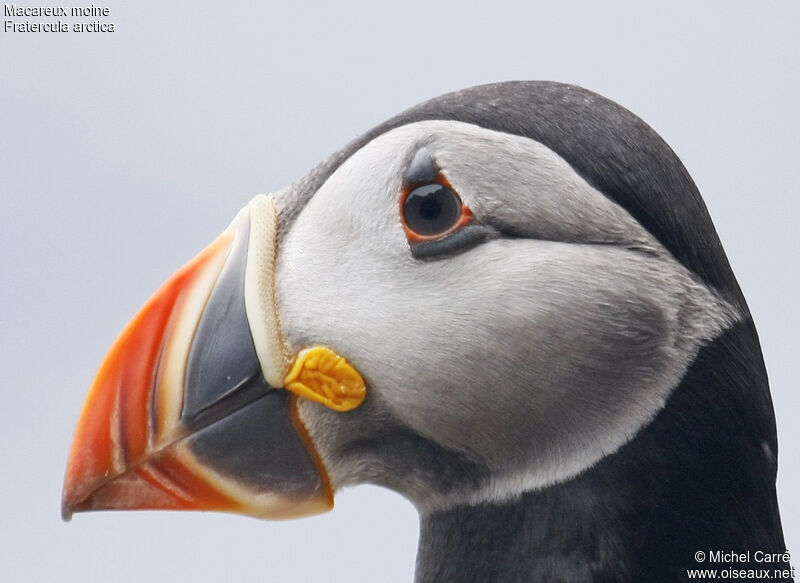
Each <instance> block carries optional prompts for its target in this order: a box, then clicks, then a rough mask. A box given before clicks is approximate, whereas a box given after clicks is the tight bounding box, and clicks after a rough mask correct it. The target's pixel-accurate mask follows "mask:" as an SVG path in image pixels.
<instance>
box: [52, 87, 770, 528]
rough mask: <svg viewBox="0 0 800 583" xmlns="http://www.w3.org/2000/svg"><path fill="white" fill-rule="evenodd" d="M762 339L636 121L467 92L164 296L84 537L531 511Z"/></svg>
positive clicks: (288, 199)
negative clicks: (199, 521)
mask: <svg viewBox="0 0 800 583" xmlns="http://www.w3.org/2000/svg"><path fill="white" fill-rule="evenodd" d="M742 327H744V328H743V329H745V330H746V333H747V334H752V335H754V333H755V332H754V329H753V330H752V333H751V332H750V331H749V330H750V328H752V325H751V323H750V320H749V313H748V311H747V307H746V305H745V303H744V300H743V298H742V296H741V292H740V291H739V288H738V286H737V285H736V281H735V279H734V277H733V275H732V273H731V270H730V267H729V266H728V263H727V260H726V258H725V255H724V253H723V251H722V248H721V245H720V243H719V240H718V238H717V236H716V233H715V231H714V228H713V225H712V224H711V220H710V218H709V216H708V213H707V211H706V209H705V206H704V205H703V203H702V200H701V198H700V196H699V194H698V192H697V189H696V188H695V186H694V184H693V183H692V181H691V178H690V177H689V175H688V174H687V172H686V170H685V169H684V168H683V166H682V165H681V163H680V161H679V160H678V159H677V157H676V156H675V154H674V153H673V152H672V151H671V150H670V149H669V147H668V146H667V145H666V144H665V143H664V142H663V141H662V140H661V139H660V138H659V137H658V136H657V135H656V134H655V133H654V132H653V130H651V129H650V128H649V127H648V126H647V125H646V124H644V123H643V122H642V121H641V120H639V119H638V118H636V117H635V116H633V115H632V114H631V113H630V112H628V111H626V110H625V109H623V108H621V107H620V106H618V105H616V104H614V103H613V102H611V101H609V100H607V99H605V98H603V97H600V96H598V95H596V94H593V93H591V92H589V91H586V90H584V89H581V88H578V87H575V86H569V85H562V84H557V83H547V82H514V83H501V84H495V85H487V86H481V87H475V88H471V89H467V90H463V91H459V92H456V93H452V94H448V95H445V96H442V97H439V98H436V99H433V100H431V101H429V102H426V103H423V104H421V105H418V106H416V107H415V108H412V109H410V110H408V111H406V112H404V113H402V114H400V115H399V116H397V117H395V118H392V119H390V120H388V121H387V122H385V123H384V124H382V125H381V126H379V127H377V128H375V129H374V130H372V131H370V132H368V133H367V134H365V135H364V136H362V137H360V138H359V139H357V140H356V141H354V142H353V143H351V144H349V145H348V146H346V147H345V148H343V149H342V150H341V151H339V152H338V153H336V154H335V155H334V156H332V157H331V158H330V159H328V160H327V161H325V162H323V163H322V164H321V165H320V166H318V167H317V168H315V169H314V170H313V171H312V172H311V173H309V174H308V175H307V176H306V177H304V178H303V179H301V180H300V181H298V182H297V183H295V184H293V185H292V186H290V187H288V188H286V189H284V190H283V191H281V192H278V193H274V194H270V195H259V196H257V197H256V198H255V199H253V200H252V201H251V202H250V203H249V204H248V205H247V207H246V208H245V209H243V210H242V211H241V212H240V213H239V214H238V215H237V216H236V218H235V219H234V221H233V223H232V224H231V226H230V227H228V229H227V230H226V231H225V232H224V233H223V235H222V236H221V237H220V238H219V239H218V240H217V241H215V242H214V243H212V245H211V246H210V247H208V248H207V249H206V250H204V251H203V252H202V253H201V254H200V255H199V256H198V257H197V258H195V259H194V260H193V261H192V262H191V263H189V264H188V265H187V266H185V267H184V268H183V269H181V270H180V271H179V272H178V273H177V274H176V275H175V276H174V277H173V278H172V279H170V280H169V281H168V282H167V283H166V284H165V285H164V286H163V287H162V288H161V289H160V290H159V291H158V292H157V293H156V295H155V296H154V297H153V298H152V299H151V300H150V301H149V302H148V303H147V305H146V306H145V307H144V308H143V309H142V311H141V312H140V313H139V314H138V315H137V316H136V317H135V318H134V319H133V321H132V322H131V323H130V324H129V325H128V327H127V328H126V329H125V331H124V332H123V333H122V335H121V336H120V338H119V340H118V341H117V342H116V344H115V345H114V347H113V348H112V349H111V352H110V354H109V356H108V358H107V360H106V361H105V363H104V364H103V366H102V368H101V370H100V372H99V374H98V376H97V379H96V381H95V384H94V386H93V388H92V390H91V393H90V395H89V398H88V400H87V402H86V405H85V408H84V411H83V413H82V415H81V419H80V421H79V425H78V429H77V431H76V436H75V441H74V443H73V447H72V452H71V454H70V458H69V464H68V468H67V475H66V483H65V487H64V496H63V508H64V515H65V516H67V517H68V516H70V515H71V514H72V512H74V511H82V510H94V509H132V508H172V509H213V510H224V511H232V512H241V513H245V514H251V515H255V516H262V517H286V516H295V515H302V514H308V513H314V512H319V511H322V510H326V509H328V508H330V507H331V506H332V503H333V493H334V492H335V491H336V490H338V489H340V488H343V487H346V486H349V485H353V484H360V483H373V484H379V485H382V486H385V487H388V488H391V489H393V490H395V491H398V492H399V493H401V494H402V495H404V496H405V497H407V498H408V499H409V500H411V501H412V502H413V503H414V504H415V506H416V507H417V508H418V509H419V511H420V513H421V514H422V515H423V516H435V515H437V514H442V513H447V512H448V511H450V510H452V509H454V508H469V507H478V506H481V505H486V504H489V505H501V506H502V505H507V504H514V503H516V502H518V501H520V500H522V499H524V498H525V497H526V496H528V495H530V493H536V492H540V493H541V492H548V491H553V489H554V488H559V487H560V486H562V485H565V484H570V483H574V482H575V481H576V480H579V479H581V477H582V476H586V475H588V474H591V473H592V471H594V469H595V468H598V467H601V466H603V464H606V467H607V466H608V462H607V461H606V460H608V459H609V458H619V456H620V455H623V452H624V451H625V449H626V447H629V446H630V444H631V443H632V442H636V441H637V440H639V439H641V438H642V435H643V434H647V432H648V427H649V426H650V425H651V424H652V423H653V420H654V419H656V418H657V417H658V416H660V415H663V411H664V410H665V407H667V408H668V404H669V403H670V401H671V398H672V396H673V394H674V393H675V392H676V390H677V389H678V387H680V386H682V384H683V383H684V381H685V379H686V378H687V374H688V373H689V371H690V369H692V367H693V366H696V363H697V359H698V354H700V353H701V351H703V350H704V349H706V348H707V347H709V346H712V345H714V344H715V343H717V342H718V341H719V339H720V338H722V337H723V336H725V335H726V334H730V333H731V330H734V329H739V328H742ZM754 358H755V359H756V360H755V365H753V366H756V365H758V363H759V362H760V353H758V354H756V356H755V357H754ZM763 393H764V391H763V390H761V391H753V395H752V398H751V399H750V400H751V401H753V402H756V404H757V406H758V407H759V409H758V411H760V412H761V413H759V414H761V415H762V416H765V419H766V421H765V423H764V424H763V427H759V429H758V434H759V435H760V436H761V437H760V439H761V440H762V441H764V440H766V442H768V444H769V445H770V446H772V447H773V450H774V422H772V423H773V424H772V425H770V420H771V408H770V405H769V395H768V392H766V394H763ZM765 398H766V403H765V402H764V399H765ZM751 404H752V403H751ZM765 407H766V408H767V409H764V408H765ZM762 410H763V411H762ZM693 431H694V430H693V429H692V428H691V427H689V428H688V429H686V431H685V434H686V435H692V434H693V433H692V432H693ZM651 433H652V432H651ZM681 439H683V438H680V439H676V442H675V443H676V444H677V445H675V447H682V445H681V444H683V443H684V442H683V441H681ZM690 442H691V439H690V438H688V437H687V438H686V443H690ZM662 447H664V448H666V449H669V447H670V445H669V444H662ZM767 462H769V460H767V461H766V462H763V463H764V464H767V465H765V468H766V470H765V471H767V472H774V470H773V469H772V466H771V465H769V464H768V463H767ZM773 462H774V460H773ZM773 462H769V463H773ZM773 479H774V475H773Z"/></svg>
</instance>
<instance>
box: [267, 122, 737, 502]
mask: <svg viewBox="0 0 800 583" xmlns="http://www.w3.org/2000/svg"><path fill="white" fill-rule="evenodd" d="M401 130H403V131H405V132H406V133H408V134H410V135H411V136H412V137H413V132H412V131H411V129H409V128H401ZM395 131H396V132H399V133H398V134H395V135H394V136H389V135H388V134H387V136H388V137H386V138H381V139H380V140H376V141H375V142H374V143H372V144H371V145H370V146H368V147H365V148H364V149H363V150H362V151H360V152H358V153H356V154H355V155H354V156H353V157H352V158H350V159H349V160H348V161H347V162H345V164H344V165H343V166H342V167H340V168H339V170H337V172H336V173H334V174H333V175H332V176H331V177H330V179H329V180H328V181H327V182H326V183H325V184H324V185H323V186H322V187H321V188H320V190H319V191H318V192H317V193H316V194H315V196H314V197H312V198H311V199H310V201H309V202H308V204H307V205H306V206H305V207H304V208H303V210H302V211H301V212H300V214H299V215H298V216H297V218H296V220H295V221H294V222H293V223H292V224H291V226H290V227H289V229H288V231H287V232H286V233H283V234H282V235H283V236H282V238H281V240H280V243H279V246H278V262H277V263H278V267H277V276H276V290H277V300H278V306H279V312H280V317H281V322H282V328H283V333H284V336H285V338H286V340H287V343H288V345H289V347H290V349H292V350H298V349H300V348H303V347H305V346H309V345H313V344H324V345H328V346H330V347H331V348H333V349H334V350H336V351H337V352H338V353H340V354H342V355H343V356H344V357H345V358H347V359H348V360H349V361H350V362H351V363H352V364H353V365H354V366H355V367H356V368H357V369H358V370H359V372H361V374H362V375H363V376H364V378H365V379H366V381H367V383H368V392H369V394H370V395H371V396H372V398H375V399H379V400H380V401H381V402H382V403H383V404H385V405H386V406H387V407H388V408H389V409H390V410H391V411H392V412H393V414H394V415H395V416H396V417H397V418H398V419H399V420H400V421H402V422H403V423H405V424H406V425H407V426H408V427H410V428H412V429H413V430H415V431H416V432H417V433H419V434H420V435H422V436H425V437H427V438H428V439H430V440H432V441H434V442H436V443H438V444H439V445H441V446H444V447H446V448H448V449H451V450H455V451H459V452H464V453H467V454H468V455H469V456H472V457H474V458H478V459H479V460H480V461H481V462H482V463H484V464H486V465H488V466H489V467H490V469H491V470H492V471H493V476H494V482H493V483H492V484H491V485H490V486H489V487H488V489H487V490H485V491H481V492H477V493H475V496H476V497H477V498H496V499H501V498H504V497H508V496H512V495H514V494H515V493H519V492H521V491H524V490H528V489H531V488H535V487H541V486H543V485H546V484H550V483H553V482H556V481H560V480H564V479H567V478H568V477H570V476H572V475H574V474H576V473H578V472H580V471H581V470H583V469H585V468H587V467H589V466H591V465H592V464H594V463H595V462H596V461H597V460H599V459H600V458H601V457H603V456H604V455H607V454H608V453H611V452H613V451H615V450H616V449H617V448H618V447H619V446H621V445H622V444H623V443H625V442H626V441H627V440H629V439H630V438H631V436H632V435H633V434H634V433H635V432H636V431H637V430H638V429H639V428H641V427H642V426H643V425H645V424H646V423H648V422H649V421H650V419H652V417H653V416H654V415H655V414H656V413H657V412H658V411H659V410H660V409H661V408H662V407H663V404H664V402H665V400H666V399H667V397H668V395H669V393H670V392H671V390H672V389H673V388H674V386H675V385H676V384H677V382H678V381H679V379H680V378H681V376H682V375H683V374H684V372H685V370H686V368H687V366H688V365H689V363H690V362H691V361H692V359H693V358H694V356H695V355H696V353H697V350H698V349H699V347H700V346H701V345H702V344H703V343H704V342H706V341H708V340H710V339H712V338H714V337H716V335H718V334H719V333H720V332H721V331H722V330H723V329H724V328H725V327H727V326H728V325H729V324H730V323H731V322H732V321H733V320H735V318H736V317H737V316H736V315H735V314H733V312H732V311H731V309H730V307H729V306H727V305H726V304H724V302H722V301H721V300H719V299H718V298H717V297H716V296H715V295H714V294H713V292H711V291H709V290H708V289H706V288H705V287H703V286H700V285H698V284H696V283H695V282H693V280H692V279H691V277H690V276H689V274H688V273H687V272H686V270H685V269H684V268H683V267H681V266H680V265H679V264H677V263H676V262H675V261H673V260H672V259H671V258H670V256H669V254H668V253H666V251H664V250H663V249H661V248H660V247H657V243H654V242H653V246H654V247H655V248H656V249H657V251H658V253H656V256H653V255H647V254H645V253H637V252H634V251H630V250H627V249H625V248H624V247H623V246H619V245H585V244H569V243H559V242H547V241H540V240H535V239H498V240H492V241H489V242H487V243H485V244H482V245H480V246H478V247H476V248H474V249H471V250H469V251H466V252H464V253H461V254H456V255H454V256H452V257H447V258H440V259H436V260H433V261H419V260H415V259H413V257H412V256H411V253H410V251H409V248H408V244H407V242H406V239H405V235H404V233H403V230H402V227H401V224H400V217H399V214H400V213H399V192H400V189H401V187H402V180H401V178H400V176H402V164H403V160H404V155H400V154H398V151H400V150H402V148H409V147H410V146H409V143H412V145H413V140H411V139H410V138H409V135H405V134H403V133H402V132H400V131H399V130H395ZM401 145H402V147H401ZM602 204H603V205H607V204H609V203H608V201H607V199H604V198H603V203H602ZM603 208H605V207H603ZM601 210H602V209H601ZM615 212H616V210H615ZM619 212H624V211H622V210H621V209H619ZM597 216H601V217H603V216H606V215H604V214H603V213H599V211H598V214H597ZM607 216H610V217H612V218H613V216H614V214H613V213H611V214H607ZM630 221H632V219H630ZM576 224H577V223H576ZM631 224H633V226H632V227H631V226H630V225H629V226H628V227H626V228H627V229H629V230H633V231H637V232H641V233H640V234H641V236H639V235H637V237H636V238H637V240H639V239H641V240H643V241H647V242H648V244H649V243H650V240H649V239H648V236H647V235H646V233H644V231H643V230H642V229H641V228H640V226H639V225H638V224H635V222H633V223H631ZM601 227H602V225H601V226H600V227H598V228H601ZM626 236H627V235H626ZM686 322H688V324H687V323H686Z"/></svg>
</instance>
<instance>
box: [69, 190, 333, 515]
mask: <svg viewBox="0 0 800 583" xmlns="http://www.w3.org/2000/svg"><path fill="white" fill-rule="evenodd" d="M252 214H253V203H251V205H250V207H248V208H246V209H244V210H243V211H242V212H241V213H240V214H239V215H238V216H237V218H236V219H235V220H234V222H233V223H232V224H231V226H230V227H229V228H228V229H227V230H226V231H225V232H224V233H223V234H222V235H221V236H220V237H219V238H218V239H217V240H216V241H214V243H212V244H211V245H210V246H209V247H207V248H206V249H205V250H204V251H202V252H201V253H200V254H199V255H198V256H197V257H196V258H195V259H194V260H192V261H191V262H190V263H189V264H187V265H186V266H185V267H183V268H182V269H181V270H180V271H178V272H177V273H176V274H175V275H174V276H173V277H172V278H171V279H169V280H168V281H167V282H166V283H165V284H164V285H163V286H162V288H161V289H160V290H159V291H158V292H157V293H156V294H155V295H154V296H153V297H152V298H151V299H150V300H149V301H148V302H147V304H146V305H145V306H144V307H143V308H142V310H141V311H140V312H139V313H138V314H137V315H136V316H135V317H134V319H133V320H132V321H131V322H130V323H129V324H128V326H127V327H126V328H125V330H124V331H123V332H122V334H121V335H120V337H119V339H118V340H117V341H116V343H115V344H114V345H113V347H112V348H111V351H110V352H109V354H108V356H107V357H106V360H105V362H104V363H103V365H102V367H101V369H100V371H99V373H98V374H97V377H96V379H95V381H94V384H93V386H92V389H91V391H90V394H89V397H88V399H87V401H86V404H85V405H84V409H83V412H82V414H81V417H80V421H79V423H78V427H77V429H76V432H75V437H74V441H73V444H72V450H71V453H70V456H69V462H68V465H67V471H66V478H65V483H64V491H63V502H62V511H63V515H64V517H65V518H69V517H70V516H71V515H72V513H73V512H76V511H84V510H101V509H175V510H218V511H228V512H237V513H243V514H249V515H253V516H259V517H266V518H287V517H293V516H299V515H306V514H313V513H317V512H322V511H325V510H327V509H330V508H331V507H332V505H333V499H332V492H331V488H330V485H329V482H328V478H327V475H326V470H325V468H324V466H323V464H322V463H321V461H320V459H319V457H318V455H317V453H316V451H315V448H314V444H313V443H312V441H311V439H310V438H309V436H308V434H307V432H306V430H305V428H304V426H303V424H302V422H301V421H300V419H299V417H298V415H297V406H296V399H297V398H298V397H297V396H296V395H295V394H293V393H292V392H290V391H287V390H285V389H282V388H278V387H282V386H283V383H278V382H275V381H274V380H273V379H274V378H278V379H281V378H282V375H283V374H284V373H285V370H277V371H276V370H274V368H273V369H270V368H269V367H270V366H271V364H270V363H269V362H266V363H265V362H264V361H265V358H264V354H261V353H259V351H258V350H257V345H259V343H262V344H263V342H264V341H263V339H261V340H259V339H258V338H254V336H256V337H257V336H258V334H259V333H260V332H259V329H258V327H254V326H253V325H252V324H251V320H252V317H253V314H252V313H251V312H252V311H253V310H252V309H250V307H249V306H246V298H245V295H246V293H245V292H246V290H245V287H246V282H245V279H246V277H245V276H246V271H247V270H248V269H249V267H248V247H252V245H251V244H250V239H251V237H252V236H255V234H257V235H259V236H261V237H262V238H263V233H255V230H257V229H259V228H260V227H258V226H255V227H254V223H253V221H252V216H251V215H252ZM254 233H255V234H254ZM250 263H252V261H250ZM248 316H249V318H248ZM254 328H255V329H254ZM262 328H263V325H262ZM261 332H263V330H262V331H261ZM278 333H279V331H278ZM268 340H269V338H268ZM262 352H263V351H262ZM275 359H276V362H279V363H283V361H286V363H285V367H286V368H288V366H289V364H290V362H289V361H288V359H287V357H286V355H285V354H284V355H279V356H276V357H275ZM265 366H266V367H267V368H266V369H265Z"/></svg>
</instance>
